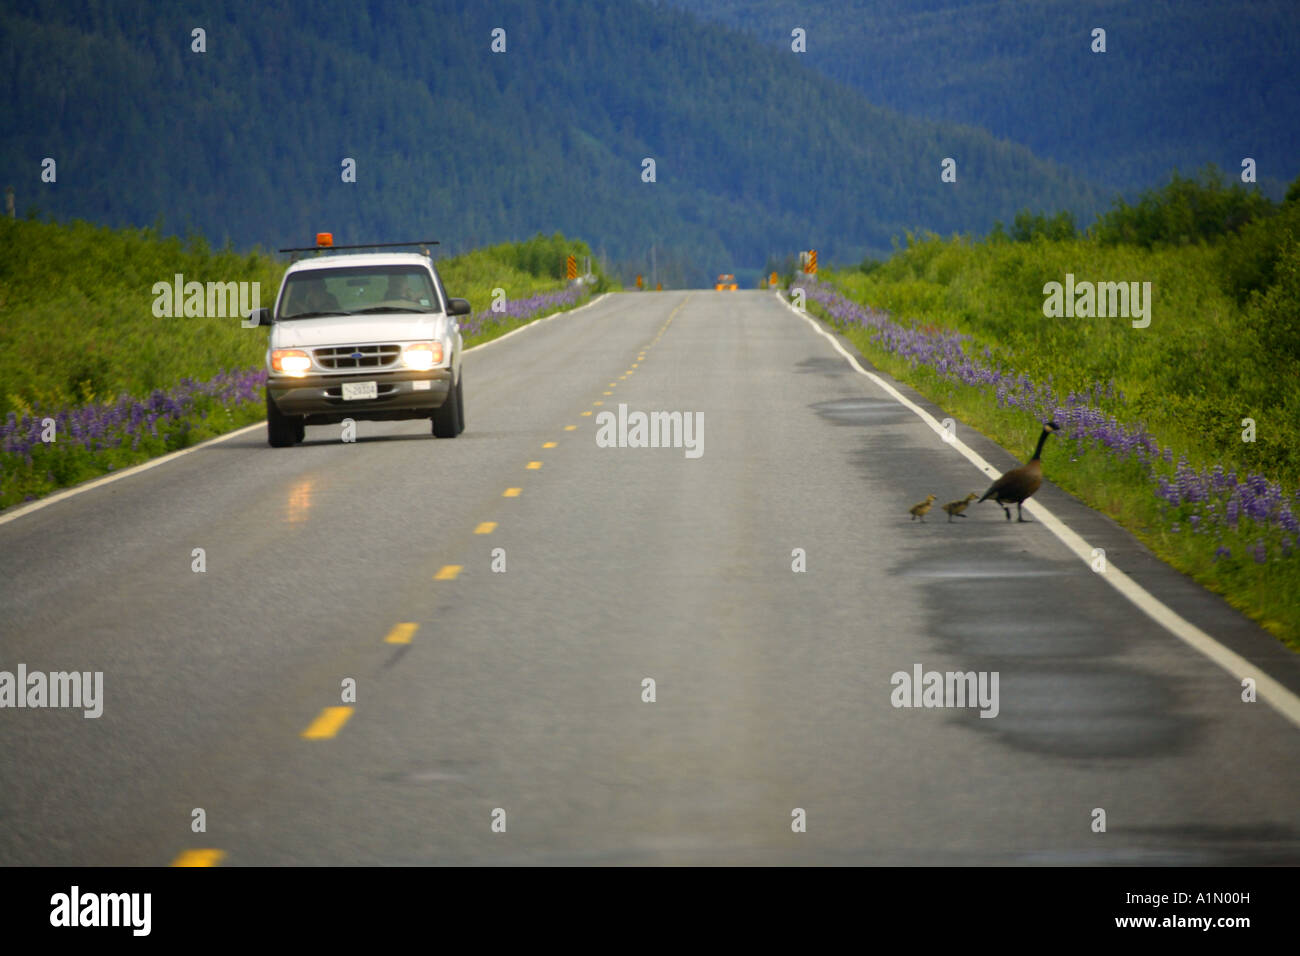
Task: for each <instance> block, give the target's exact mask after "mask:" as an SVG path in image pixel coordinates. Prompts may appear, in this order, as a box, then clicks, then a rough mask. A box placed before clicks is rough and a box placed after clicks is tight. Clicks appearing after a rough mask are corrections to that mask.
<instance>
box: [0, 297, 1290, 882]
mask: <svg viewBox="0 0 1300 956" xmlns="http://www.w3.org/2000/svg"><path fill="white" fill-rule="evenodd" d="M465 376H466V377H465V399H466V420H467V430H466V432H465V433H464V434H463V435H462V436H461V437H459V438H457V439H455V440H438V439H434V438H433V437H432V436H431V435H430V434H429V430H428V425H427V423H423V424H422V423H419V422H392V423H369V422H362V423H359V425H358V426H357V428H358V436H359V440H358V441H357V442H356V443H353V444H345V443H343V442H341V441H340V440H339V429H338V428H337V427H336V426H331V427H319V428H309V429H308V432H307V441H306V443H305V444H304V445H301V446H299V447H296V448H292V449H279V450H273V449H270V448H268V447H267V446H266V443H265V436H264V432H263V431H262V430H260V429H254V430H252V431H249V432H246V433H243V434H241V435H238V436H237V437H235V438H232V439H229V440H227V441H223V442H219V443H216V444H211V445H207V446H204V447H202V448H200V449H199V450H197V451H195V452H193V453H192V454H189V455H185V456H183V457H180V458H177V459H176V460H174V461H171V462H168V463H166V464H164V465H162V466H160V467H157V468H153V469H151V470H148V471H145V472H142V473H139V474H136V475H132V476H130V477H127V478H124V479H122V480H119V481H116V482H113V483H111V484H106V485H104V486H102V487H97V488H94V489H91V490H89V491H86V492H85V493H83V494H79V495H75V496H72V497H70V498H68V499H66V500H63V501H58V502H55V503H53V504H51V505H49V506H48V507H45V508H43V509H41V510H38V511H35V512H32V513H30V514H26V515H22V516H20V517H18V518H17V519H16V520H12V521H8V522H6V523H4V524H0V655H2V657H0V669H3V670H8V671H14V670H15V669H16V667H17V666H18V664H20V663H22V664H25V665H26V667H27V669H28V670H29V671H34V670H40V671H47V672H48V671H59V670H77V671H102V672H103V674H104V678H103V682H104V683H103V715H102V716H101V717H99V718H98V719H86V718H84V717H83V716H82V713H81V712H80V711H74V710H66V709H65V710H53V709H44V710H41V709H28V708H24V709H6V710H3V711H0V863H5V864H74V865H79V864H128V865H135V864H140V865H165V864H168V863H171V862H173V861H176V860H178V859H186V860H190V861H195V862H218V863H220V864H222V865H230V866H233V865H248V864H254V865H260V864H286V863H300V864H461V863H471V864H515V863H547V864H582V863H600V864H605V863H613V864H705V863H740V864H763V863H855V864H856V863H888V864H898V863H903V864H908V863H923V864H974V863H993V864H1024V863H1028V864H1074V863H1085V864H1086V863H1144V864H1218V863H1279V862H1287V863H1292V864H1294V863H1300V756H1298V755H1300V730H1298V729H1297V727H1296V725H1295V724H1294V723H1292V722H1291V721H1290V720H1289V719H1287V718H1286V717H1285V716H1283V715H1282V714H1281V713H1280V712H1279V711H1278V710H1277V709H1274V708H1273V707H1270V706H1269V705H1268V704H1267V703H1264V702H1259V703H1254V704H1250V703H1243V702H1242V700H1241V688H1240V687H1239V686H1238V682H1237V680H1236V679H1235V678H1234V677H1233V676H1232V675H1230V674H1228V673H1226V672H1225V671H1224V670H1223V669H1221V668H1220V667H1219V666H1218V665H1216V664H1214V663H1213V662H1211V661H1210V660H1208V659H1207V658H1206V657H1205V656H1203V655H1201V654H1199V653H1197V652H1196V651H1194V650H1192V649H1191V648H1189V647H1188V645H1187V644H1185V643H1184V642H1183V641H1180V640H1179V639H1177V638H1176V637H1174V636H1173V635H1171V634H1170V633H1169V632H1167V631H1165V630H1164V629H1163V628H1161V627H1159V626H1158V625H1157V624H1155V623H1154V622H1153V621H1152V620H1151V618H1149V617H1148V616H1147V615H1146V614H1144V613H1143V612H1142V611H1140V610H1138V609H1137V608H1136V607H1135V606H1133V605H1132V604H1130V603H1129V602H1128V601H1126V600H1125V599H1124V598H1123V597H1121V596H1120V595H1119V594H1118V593H1117V592H1116V591H1115V590H1114V589H1113V588H1112V587H1110V586H1109V585H1108V584H1107V583H1106V582H1105V581H1104V580H1103V579H1102V576H1100V575H1098V574H1095V573H1093V572H1092V570H1091V569H1090V568H1089V566H1088V565H1087V564H1085V563H1084V562H1082V561H1080V560H1079V559H1078V558H1077V557H1076V556H1075V555H1074V554H1072V553H1071V552H1070V551H1068V550H1067V549H1066V548H1065V547H1064V546H1063V545H1062V544H1061V542H1060V541H1059V540H1058V539H1057V538H1056V537H1055V536H1054V535H1053V534H1051V533H1050V531H1049V530H1048V529H1047V528H1046V527H1045V526H1044V524H1043V523H1042V522H1036V523H1032V524H1014V523H1013V524H1008V523H1007V522H1006V521H1005V520H1004V518H1003V514H1002V511H1001V509H999V508H997V507H995V506H994V505H992V504H989V503H985V504H983V505H972V506H971V509H970V511H969V515H970V516H969V517H968V518H966V519H965V520H962V521H959V522H954V523H951V524H950V523H947V522H946V516H945V515H944V514H943V513H942V512H940V511H939V509H938V505H940V504H942V503H943V502H945V501H949V500H953V499H956V498H960V497H962V496H963V495H965V494H966V493H967V492H970V491H975V492H982V491H983V490H984V487H986V486H987V483H988V481H987V478H986V477H985V476H984V475H982V474H981V473H980V472H979V471H978V470H976V469H975V468H974V467H973V466H972V465H971V464H970V463H969V462H967V461H966V460H965V459H964V458H962V457H961V456H960V455H958V454H957V453H956V452H955V451H954V450H953V448H952V447H951V446H948V445H945V444H944V443H943V442H942V441H940V440H939V439H938V438H937V437H936V435H935V433H934V432H933V431H932V430H931V429H930V428H929V427H927V426H926V425H925V424H924V423H923V422H922V421H921V420H920V419H919V418H918V417H917V416H916V415H915V414H913V413H912V412H911V411H909V410H908V409H906V408H904V407H903V406H901V405H900V404H898V403H897V402H896V401H895V400H894V399H893V398H892V397H891V396H890V395H888V394H887V393H886V392H884V391H883V390H881V389H880V388H879V387H878V386H877V385H875V384H874V383H873V382H871V381H870V380H869V379H868V378H866V377H864V376H863V375H860V374H858V373H857V372H855V371H854V370H853V369H852V368H851V367H850V366H849V365H848V363H847V362H846V361H845V359H844V358H843V356H841V355H840V354H838V353H837V352H836V351H835V349H834V348H833V347H832V345H831V343H830V341H828V339H827V338H826V337H825V336H822V335H820V334H818V333H817V332H816V331H815V329H814V328H813V327H812V326H811V325H810V323H809V322H807V321H806V320H804V319H803V318H801V317H799V316H797V315H795V314H793V313H792V312H791V311H790V310H789V309H788V308H787V307H786V306H785V305H783V304H782V303H781V302H780V301H779V300H778V299H777V298H776V297H774V296H772V295H770V294H765V293H758V292H739V293H726V292H712V291H701V292H691V293H686V292H671V293H670V292H662V293H643V294H621V295H613V296H607V297H605V298H604V299H602V300H601V301H599V302H598V303H596V304H595V305H593V306H590V307H588V308H586V309H584V310H582V311H580V312H577V313H574V314H571V315H565V316H561V317H558V318H555V319H553V320H549V321H545V322H542V323H540V324H538V325H536V326H535V327H532V328H529V329H527V330H526V331H523V332H520V333H518V334H515V335H513V336H511V337H510V338H508V339H505V340H503V341H500V342H497V343H494V344H492V345H489V346H487V347H484V348H479V349H476V350H474V351H472V352H471V353H469V354H468V355H467V356H466V359H465ZM904 391H906V390H904ZM908 394H911V393H908ZM601 403H603V404H601ZM619 404H625V405H626V406H627V408H628V411H629V412H634V411H645V412H650V411H669V412H674V411H675V412H681V413H683V415H688V416H691V420H692V421H694V420H695V415H696V413H699V415H701V416H702V421H703V431H702V435H700V434H697V435H695V436H693V437H695V438H697V439H698V438H700V437H702V444H700V445H698V446H697V450H698V451H700V452H702V453H701V454H699V456H698V457H692V455H691V454H688V451H689V449H687V448H684V447H676V448H672V447H669V448H633V447H600V446H599V445H598V443H597V440H596V439H597V434H598V430H599V428H598V421H599V418H598V416H599V415H600V413H601V412H603V411H607V410H614V411H616V410H617V408H618V406H619ZM923 404H924V403H923ZM927 407H929V406H927ZM934 411H935V412H936V413H938V410H937V409H936V410H934ZM938 414H940V416H942V413H938ZM959 435H960V437H962V438H963V440H965V441H967V442H969V443H970V444H971V446H972V447H973V448H975V449H976V450H978V451H979V452H980V453H981V454H983V455H984V456H985V457H986V458H988V459H989V461H990V462H992V463H993V464H995V465H996V466H998V467H999V468H1004V467H1007V466H1009V465H1011V464H1012V463H1013V460H1014V459H1013V457H1012V455H1008V454H1007V453H1006V452H1003V451H1001V450H999V449H997V448H996V447H995V446H993V445H991V444H990V443H988V442H986V441H984V440H983V439H980V438H979V437H978V436H975V435H973V434H972V433H971V432H970V431H969V430H968V429H964V426H959ZM1053 441H1055V439H1054V440H1053ZM1011 451H1012V452H1013V453H1014V455H1015V456H1023V455H1024V454H1025V453H1026V452H1027V449H1011ZM1047 460H1048V468H1047V470H1048V480H1049V482H1050V480H1051V476H1052V470H1053V468H1061V467H1068V460H1067V456H1063V455H1059V454H1058V455H1056V456H1052V455H1051V454H1049V455H1048V458H1047ZM930 492H933V493H935V494H936V495H937V496H938V502H937V504H936V507H935V509H934V510H933V511H932V512H931V514H930V515H929V516H928V520H927V521H926V522H925V523H924V524H922V523H920V522H913V521H910V520H909V515H908V513H907V511H908V508H909V507H910V506H911V505H912V504H914V503H915V502H917V501H919V500H921V499H922V498H923V497H924V496H925V495H926V494H927V493H930ZM1038 500H1040V501H1041V502H1042V503H1043V504H1044V505H1046V506H1048V507H1049V508H1051V509H1052V511H1053V512H1054V513H1055V514H1056V515H1057V516H1058V517H1060V518H1061V519H1062V520H1063V521H1065V522H1066V523H1067V524H1068V525H1070V527H1073V528H1075V529H1076V530H1078V531H1079V532H1080V533H1081V534H1083V535H1084V536H1085V538H1087V539H1088V540H1089V542H1096V543H1098V544H1099V545H1101V546H1104V547H1106V549H1107V553H1108V555H1109V556H1110V558H1111V560H1112V561H1113V562H1115V564H1116V565H1117V566H1119V567H1122V568H1124V569H1125V570H1127V571H1131V572H1132V573H1133V575H1134V578H1135V580H1139V581H1140V582H1141V583H1143V585H1144V586H1145V587H1147V588H1148V589H1149V590H1150V591H1151V592H1152V593H1153V594H1155V595H1156V596H1158V597H1159V598H1160V599H1161V600H1163V601H1166V602H1167V603H1168V604H1169V605H1170V606H1171V607H1174V608H1176V609H1177V610H1178V611H1179V613H1181V614H1183V615H1184V616H1186V617H1187V618H1188V619H1189V620H1192V621H1194V622H1195V623H1196V624H1198V626H1200V627H1202V628H1203V629H1205V630H1206V631H1207V632H1209V633H1210V634H1212V635H1214V636H1215V637H1216V638H1218V639H1219V640H1221V641H1223V642H1224V643H1226V644H1228V645H1229V646H1231V647H1232V648H1233V649H1234V650H1235V651H1236V652H1237V653H1240V654H1242V655H1243V656H1245V657H1246V658H1247V659H1248V660H1250V661H1252V662H1253V663H1256V664H1258V665H1259V666H1260V668H1261V670H1266V671H1267V672H1268V673H1270V674H1272V676H1273V677H1275V678H1277V679H1278V680H1279V681H1281V682H1283V683H1284V684H1286V685H1287V686H1290V687H1291V688H1292V689H1295V688H1297V687H1300V670H1298V669H1297V663H1296V657H1297V655H1294V654H1291V653H1290V652H1288V651H1286V650H1285V649H1284V648H1282V646H1281V645H1279V644H1277V643H1276V642H1275V641H1274V640H1273V639H1272V638H1271V637H1269V636H1268V635H1266V634H1264V633H1263V632H1262V631H1260V630H1259V629H1257V628H1255V627H1254V625H1251V624H1249V623H1248V622H1246V621H1245V620H1244V619H1242V618H1240V617H1239V616H1238V615H1236V614H1235V612H1232V611H1230V610H1228V609H1227V608H1226V606H1225V605H1224V604H1223V603H1222V602H1221V601H1219V600H1218V599H1217V598H1214V597H1212V596H1210V595H1208V594H1206V593H1205V592H1203V591H1202V590H1201V589H1199V588H1198V587H1196V586H1195V585H1194V584H1192V583H1191V582H1189V581H1188V580H1187V579H1185V578H1182V577H1181V576H1180V575H1177V574H1176V573H1174V572H1171V571H1169V570H1168V569H1166V568H1164V567H1163V566H1162V565H1159V564H1158V562H1155V561H1154V560H1152V559H1151V558H1150V556H1149V555H1146V554H1145V552H1144V551H1143V549H1141V548H1140V547H1139V546H1138V545H1137V544H1136V543H1134V542H1133V541H1132V539H1130V538H1129V537H1128V536H1127V535H1125V534H1124V533H1123V532H1121V531H1120V530H1118V529H1117V528H1115V527H1114V526H1113V525H1112V524H1111V523H1110V522H1108V521H1106V520H1105V519H1103V518H1100V517H1099V516H1097V515H1096V514H1094V513H1092V512H1090V511H1088V510H1087V509H1085V508H1083V507H1082V506H1080V505H1079V504H1078V503H1077V502H1074V501H1073V500H1072V499H1070V498H1069V497H1068V496H1066V495H1064V494H1063V493H1061V492H1059V491H1057V490H1054V489H1052V488H1050V487H1046V488H1044V490H1043V491H1041V492H1040V493H1039V495H1038ZM197 548H202V549H203V551H204V559H205V562H206V571H204V572H203V573H196V572H195V571H194V570H193V564H194V561H195V558H194V549H197ZM496 549H500V550H499V551H497V550H496ZM796 549H802V554H803V555H805V557H804V558H803V560H804V561H806V570H805V571H802V572H796V571H794V570H792V565H794V564H795V563H796V562H797V561H798V560H800V559H799V558H798V557H796V556H795V552H796ZM494 553H495V559H494ZM494 560H496V562H497V566H498V568H499V567H501V563H502V561H504V570H503V571H502V570H493V562H494ZM404 624H405V625H414V627H411V626H407V627H401V626H400V625H404ZM917 665H920V667H921V668H922V670H923V671H931V670H933V671H939V672H949V671H953V672H967V671H975V672H984V673H986V674H993V673H996V674H997V675H998V678H999V683H998V685H997V686H998V695H997V702H996V711H997V713H996V716H992V717H988V718H984V717H981V716H980V709H979V708H977V707H970V706H966V707H944V708H938V707H934V708H929V707H895V706H894V705H893V702H892V701H891V697H893V695H894V694H895V687H894V685H893V684H892V683H891V675H893V674H895V673H896V672H900V671H901V672H905V673H907V674H911V673H912V672H913V671H914V668H915V667H916V666H917ZM646 679H652V680H653V681H654V682H655V683H654V698H655V699H654V701H653V702H647V701H646V700H644V699H643V697H645V696H648V693H649V692H648V691H647V690H646V689H645V687H646V685H645V684H644V682H645V681H646ZM349 680H351V681H354V682H355V688H356V691H355V702H352V701H344V699H343V686H344V682H345V681H349ZM342 707H346V708H349V709H347V710H332V709H331V708H342ZM989 709H990V708H986V710H989ZM309 731H310V734H309V736H304V734H308V733H309ZM196 808H202V810H203V811H204V816H205V821H206V831H205V832H194V830H193V828H192V820H193V818H194V811H195V809H196ZM1098 808H1100V809H1102V810H1104V811H1105V822H1106V831H1105V832H1104V833H1100V832H1094V830H1093V826H1094V820H1095V819H1097V815H1096V814H1095V812H1094V811H1095V810H1096V809H1098ZM796 809H800V810H802V811H803V819H804V820H806V832H795V827H792V822H793V823H796V824H797V822H798V817H799V815H798V814H797V813H796ZM498 810H500V811H504V813H500V812H495V811H498ZM494 820H495V821H496V829H494ZM502 826H504V832H497V831H498V830H500V829H501V828H502ZM203 850H211V851H216V852H214V853H211V854H209V855H206V856H205V855H201V854H198V855H191V856H188V857H186V856H184V855H185V854H187V853H194V852H195V851H203Z"/></svg>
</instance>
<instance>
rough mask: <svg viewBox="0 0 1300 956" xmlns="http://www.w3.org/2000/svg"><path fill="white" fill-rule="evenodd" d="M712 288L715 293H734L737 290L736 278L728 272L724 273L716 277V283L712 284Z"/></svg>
mask: <svg viewBox="0 0 1300 956" xmlns="http://www.w3.org/2000/svg"><path fill="white" fill-rule="evenodd" d="M713 288H714V290H715V291H717V292H735V291H736V289H737V288H738V286H737V285H736V277H735V276H733V275H732V274H731V273H730V272H727V273H724V274H723V275H720V276H718V281H717V282H716V283H715V284H714V286H713Z"/></svg>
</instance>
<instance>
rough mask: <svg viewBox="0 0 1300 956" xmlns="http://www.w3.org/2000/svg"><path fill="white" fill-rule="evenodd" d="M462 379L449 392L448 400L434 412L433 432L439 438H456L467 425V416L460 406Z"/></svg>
mask: <svg viewBox="0 0 1300 956" xmlns="http://www.w3.org/2000/svg"><path fill="white" fill-rule="evenodd" d="M460 385H461V383H460V380H457V382H456V387H455V388H453V389H452V390H451V391H450V392H448V393H447V400H446V401H445V402H443V403H442V407H441V408H438V409H435V410H434V412H433V434H434V436H435V437H437V438H455V437H456V436H457V435H459V434H460V433H461V430H462V429H463V428H464V427H465V418H464V416H463V415H462V414H461V408H460Z"/></svg>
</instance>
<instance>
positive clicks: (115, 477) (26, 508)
mask: <svg viewBox="0 0 1300 956" xmlns="http://www.w3.org/2000/svg"><path fill="white" fill-rule="evenodd" d="M608 295H610V293H608V292H602V293H601V294H600V295H598V296H596V298H594V299H592V300H591V301H590V302H587V303H584V304H583V305H580V306H578V307H577V308H576V309H566V310H564V311H563V312H556V313H554V314H553V315H548V316H545V317H544V318H541V319H534V320H533V321H531V322H529V323H527V324H525V325H521V326H519V328H517V329H511V330H510V331H509V332H507V333H506V334H505V335H502V336H499V337H497V338H495V339H489V340H488V341H487V342H480V343H479V344H478V345H474V346H471V347H470V348H467V349H466V350H465V354H466V355H468V354H469V353H470V352H473V351H474V350H475V349H485V348H487V347H488V346H489V345H496V344H497V343H498V342H501V341H504V340H505V339H508V338H510V336H512V335H514V334H516V333H518V332H523V331H525V330H526V329H531V328H534V327H535V326H538V325H541V324H542V323H543V322H549V321H551V319H558V318H560V317H561V316H564V315H573V314H574V313H575V312H581V311H582V310H583V309H589V308H591V307H592V306H593V305H595V304H596V303H598V302H600V301H601V300H602V299H604V298H606V297H607V296H608ZM264 425H265V422H253V424H251V425H245V426H244V427H243V428H237V429H235V430H234V431H233V432H226V433H225V434H224V435H218V436H217V437H216V438H209V439H208V440H207V441H204V442H199V444H197V445H192V446H190V447H189V448H182V449H180V450H179V451H172V452H168V453H167V454H165V455H161V456H159V457H158V458H151V459H149V461H145V462H141V463H140V464H138V465H132V466H131V467H130V468H123V469H122V470H121V471H116V472H114V473H113V474H111V475H104V476H102V477H100V478H96V479H94V480H93V481H88V482H86V483H85V484H81V485H76V486H74V487H72V488H65V489H63V490H62V491H56V492H55V493H54V494H52V495H49V496H47V497H45V498H40V499H38V500H36V501H31V502H28V503H27V504H25V505H19V506H17V507H16V508H14V510H12V511H10V512H9V513H7V514H0V525H3V524H8V523H9V522H10V521H16V520H17V519H19V518H21V517H23V516H24V515H29V514H31V513H32V512H34V511H40V510H41V509H42V508H47V507H49V506H50V505H52V504H55V503H56V502H59V501H64V500H66V499H68V498H71V497H73V496H74V495H79V494H81V493H82V492H86V491H93V490H94V489H96V488H100V487H102V486H104V485H108V484H112V483H113V482H115V481H121V480H122V479H123V478H130V477H131V476H132V475H138V474H140V473H141V472H145V471H148V470H149V469H150V468H157V467H158V466H159V465H165V464H167V463H168V462H169V461H175V460H176V459H177V458H183V457H184V456H186V455H189V454H192V453H193V452H196V451H200V450H201V449H204V448H207V447H209V446H211V445H216V444H218V443H220V442H223V441H229V440H230V439H232V438H235V437H237V436H239V435H242V434H244V433H245V432H250V431H252V430H253V429H254V428H262V427H263V426H264Z"/></svg>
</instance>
